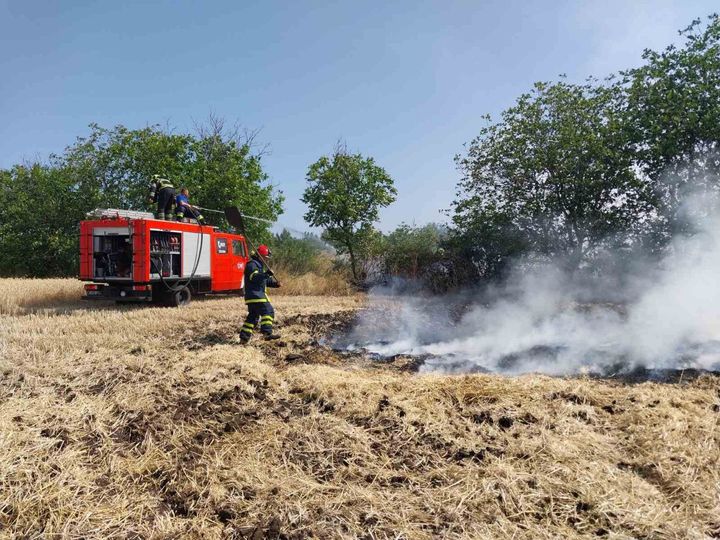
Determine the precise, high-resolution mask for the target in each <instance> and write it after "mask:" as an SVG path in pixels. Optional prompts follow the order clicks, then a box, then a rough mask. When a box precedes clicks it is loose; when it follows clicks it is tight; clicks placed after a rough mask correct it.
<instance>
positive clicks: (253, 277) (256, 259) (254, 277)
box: [240, 244, 280, 343]
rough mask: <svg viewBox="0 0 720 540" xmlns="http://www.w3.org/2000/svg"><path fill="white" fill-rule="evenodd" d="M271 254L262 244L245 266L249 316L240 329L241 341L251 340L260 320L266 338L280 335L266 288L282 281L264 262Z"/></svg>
mask: <svg viewBox="0 0 720 540" xmlns="http://www.w3.org/2000/svg"><path fill="white" fill-rule="evenodd" d="M270 255H271V252H270V250H269V249H268V247H267V246H266V245H264V244H261V245H259V246H258V248H257V252H256V253H253V254H252V259H250V261H248V263H247V265H246V266H245V304H247V307H248V316H247V318H246V319H245V323H244V324H243V327H242V330H241V331H240V341H242V342H243V343H247V342H248V341H250V338H251V337H252V335H253V331H254V329H255V326H256V325H257V323H258V321H260V332H262V334H263V336H265V339H266V340H270V339H278V338H279V337H280V336H279V335H278V334H275V333H273V323H274V322H275V319H274V317H275V310H273V307H272V304H271V303H270V299H269V298H268V296H267V292H266V290H265V288H266V287H280V282H278V280H277V279H275V276H274V275H273V273H272V271H271V270H270V269H269V268H268V267H267V266H265V264H264V262H263V259H267V258H270Z"/></svg>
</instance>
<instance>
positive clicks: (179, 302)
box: [168, 287, 192, 307]
mask: <svg viewBox="0 0 720 540" xmlns="http://www.w3.org/2000/svg"><path fill="white" fill-rule="evenodd" d="M191 300H192V293H191V292H190V289H189V288H188V287H183V288H182V289H180V290H179V291H173V292H171V293H170V294H169V297H168V304H169V305H171V306H173V307H181V306H187V305H188V304H189V303H190V301H191Z"/></svg>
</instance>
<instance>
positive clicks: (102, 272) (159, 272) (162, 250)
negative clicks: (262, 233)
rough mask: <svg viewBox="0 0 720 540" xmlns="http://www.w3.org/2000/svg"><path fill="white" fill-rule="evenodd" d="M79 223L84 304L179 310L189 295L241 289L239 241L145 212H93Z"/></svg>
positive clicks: (244, 251)
mask: <svg viewBox="0 0 720 540" xmlns="http://www.w3.org/2000/svg"><path fill="white" fill-rule="evenodd" d="M91 214H92V215H91V216H90V217H91V219H88V220H85V221H82V222H81V223H80V280H82V281H87V282H88V283H87V284H86V285H85V296H84V297H83V298H85V299H88V300H93V299H99V300H116V301H119V302H160V303H164V304H167V305H174V306H181V305H185V304H187V303H189V302H190V300H191V298H192V297H193V295H201V294H212V293H239V294H242V290H243V274H244V271H245V264H246V263H247V262H248V260H249V252H248V248H247V243H246V242H245V238H244V237H243V236H242V235H239V234H233V233H227V232H223V231H221V230H219V229H218V228H217V227H214V226H210V225H200V224H198V223H195V222H192V223H183V222H177V221H162V220H157V219H154V217H153V215H152V214H150V213H149V212H133V211H129V210H115V209H107V210H96V211H95V212H93V213H91Z"/></svg>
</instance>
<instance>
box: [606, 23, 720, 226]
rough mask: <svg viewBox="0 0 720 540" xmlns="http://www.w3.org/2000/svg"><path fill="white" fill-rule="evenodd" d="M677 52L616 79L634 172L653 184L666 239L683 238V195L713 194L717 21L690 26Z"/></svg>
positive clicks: (719, 121)
mask: <svg viewBox="0 0 720 540" xmlns="http://www.w3.org/2000/svg"><path fill="white" fill-rule="evenodd" d="M680 33H681V34H682V35H684V36H685V44H684V46H682V47H675V46H670V47H667V48H666V49H665V50H664V51H662V52H656V51H651V50H646V51H645V53H644V55H643V58H644V60H645V63H644V64H643V65H642V66H640V67H639V68H636V69H631V70H628V71H626V72H624V73H623V77H622V79H621V80H620V81H619V85H621V87H622V89H623V91H624V93H625V99H626V105H625V111H626V113H625V114H626V118H625V119H624V125H625V127H626V129H627V130H628V134H629V137H628V138H629V140H630V141H631V142H632V144H633V149H634V151H635V154H636V160H637V164H638V168H639V169H640V170H641V171H642V173H643V174H645V175H647V177H648V178H649V179H650V180H651V181H652V184H653V188H654V190H655V194H656V201H657V210H658V215H659V217H660V220H659V222H658V226H659V232H660V233H661V236H662V238H664V239H665V240H667V239H669V238H670V237H672V235H673V234H675V233H678V232H680V233H682V232H688V225H689V224H688V223H687V222H686V220H685V219H684V218H683V215H682V214H680V213H679V212H678V210H679V209H680V206H681V203H682V201H683V199H684V198H685V196H686V195H688V194H690V193H694V194H698V193H706V194H707V193H708V192H710V193H714V194H716V195H717V193H718V191H720V18H718V16H717V15H711V16H710V17H709V18H708V24H707V25H706V26H705V27H703V25H702V21H701V20H700V19H697V20H695V21H693V23H692V24H691V25H690V26H689V27H688V28H686V29H685V30H683V31H682V32H680Z"/></svg>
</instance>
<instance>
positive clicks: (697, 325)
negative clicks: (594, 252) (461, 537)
mask: <svg viewBox="0 0 720 540" xmlns="http://www.w3.org/2000/svg"><path fill="white" fill-rule="evenodd" d="M692 214H693V215H696V216H697V215H704V216H707V212H704V211H702V210H697V208H696V207H694V208H693V212H692ZM695 221H696V222H695V227H696V231H697V232H696V234H694V235H692V236H686V237H682V238H678V239H676V240H675V242H673V244H672V246H670V249H669V250H668V254H667V255H666V256H665V258H664V259H663V260H662V261H660V263H659V264H658V263H657V262H655V263H654V264H653V265H652V266H650V265H649V264H646V263H642V264H641V262H640V261H639V260H635V261H631V262H634V263H636V264H635V265H634V266H635V268H634V270H633V272H632V274H631V275H623V276H618V275H609V276H601V277H599V278H597V279H595V280H594V281H593V282H592V283H590V284H589V283H588V282H587V281H585V282H583V283H578V282H577V280H576V279H573V278H571V277H570V276H569V275H567V274H566V273H565V272H563V271H562V270H561V268H562V265H545V266H543V267H541V268H539V267H537V266H535V267H532V269H530V270H527V269H526V270H524V271H518V272H517V273H516V275H515V276H514V277H512V278H511V279H509V280H508V282H506V283H505V284H504V285H503V286H502V287H499V288H497V289H496V290H494V291H491V293H490V294H488V293H487V292H485V293H483V294H482V295H480V293H477V292H469V291H468V292H465V293H462V294H461V293H458V294H456V295H452V296H446V297H437V296H434V297H429V296H422V295H412V296H409V295H393V294H392V291H390V290H387V289H377V290H375V291H373V292H372V293H371V302H370V309H368V310H367V311H366V312H365V313H364V314H363V315H362V316H360V318H359V319H358V321H357V323H356V325H355V326H354V328H353V329H352V331H351V332H350V333H349V334H348V335H346V336H344V337H343V338H342V340H341V341H339V342H338V343H337V346H338V347H341V348H346V349H350V350H353V349H364V350H366V351H368V352H370V353H372V354H376V355H379V356H383V357H388V356H393V355H398V354H403V355H414V356H420V357H422V358H423V359H424V363H423V367H422V368H421V370H424V371H439V372H445V373H450V372H476V371H492V372H501V373H508V374H517V373H524V372H542V373H548V374H574V373H583V372H588V373H598V374H604V375H608V374H613V373H619V372H625V371H629V370H632V369H633V368H637V367H640V366H642V367H644V368H648V369H686V368H692V369H703V370H713V371H717V370H720V219H718V217H704V218H702V219H700V218H696V220H695ZM612 256H614V257H623V256H624V255H620V254H614V255H612ZM626 262H627V261H626ZM620 266H621V265H617V264H616V265H615V267H620ZM624 266H625V267H626V268H628V267H629V266H632V265H628V264H625V265H624ZM619 283H622V284H623V285H622V288H621V289H619V285H618V284H619ZM588 298H593V299H595V300H594V301H588V300H587V299H588ZM598 298H602V299H608V298H610V299H612V301H611V302H607V301H604V302H601V301H598V300H597V299H598Z"/></svg>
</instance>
